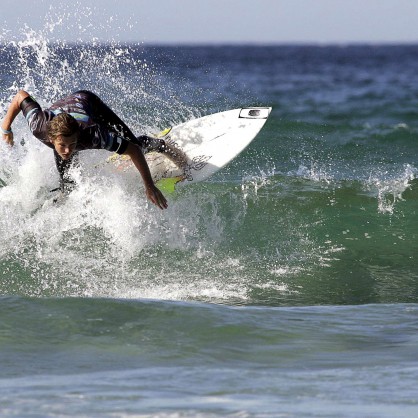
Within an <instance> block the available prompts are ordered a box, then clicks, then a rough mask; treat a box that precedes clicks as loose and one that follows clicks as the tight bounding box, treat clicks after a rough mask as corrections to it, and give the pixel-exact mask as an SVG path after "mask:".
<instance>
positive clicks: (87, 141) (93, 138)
mask: <svg viewBox="0 0 418 418" xmlns="http://www.w3.org/2000/svg"><path fill="white" fill-rule="evenodd" d="M20 107H21V109H22V112H23V115H24V116H25V118H26V120H27V122H28V125H29V129H30V130H31V132H32V134H33V135H34V136H35V137H36V138H38V139H39V140H40V141H41V142H43V143H44V144H45V145H47V146H48V147H50V148H53V149H54V146H53V144H52V143H51V142H50V141H49V139H48V137H47V125H48V122H50V121H51V120H52V119H53V118H54V117H55V116H56V115H58V114H60V113H63V112H65V113H68V114H70V115H71V116H73V117H74V118H75V119H76V120H77V122H78V124H79V126H80V136H79V138H78V141H77V146H76V149H75V152H74V154H73V155H72V156H71V158H70V159H68V160H63V159H61V157H60V156H59V155H58V153H57V152H56V151H55V149H54V155H55V162H56V166H57V169H58V172H59V174H60V179H61V183H60V187H61V189H64V188H65V187H66V184H67V183H71V181H70V180H69V179H68V175H67V171H68V169H69V167H70V166H71V165H72V164H74V163H75V162H76V161H77V153H78V151H82V150H86V149H106V150H108V151H113V152H116V153H118V154H123V153H124V152H125V151H126V149H127V147H128V142H129V141H130V142H133V143H134V144H136V145H138V146H139V147H141V149H142V151H143V152H144V153H146V152H148V151H151V150H155V151H159V152H164V149H165V143H164V141H163V140H160V139H156V138H151V137H148V136H146V135H143V136H140V137H135V135H134V134H133V133H132V131H131V130H130V129H129V128H128V127H127V126H126V124H125V123H124V122H123V121H122V120H121V119H120V118H119V117H118V116H117V115H116V114H115V113H114V112H113V111H112V110H111V109H110V108H109V107H108V106H107V105H106V104H105V103H104V102H103V101H102V100H101V99H100V98H99V97H98V96H97V95H96V94H94V93H92V92H90V91H86V90H80V91H77V92H75V93H73V94H71V95H70V96H68V97H65V98H64V99H62V100H59V101H57V102H56V103H54V104H53V105H52V106H51V107H49V108H48V109H44V110H43V109H42V108H41V106H40V105H39V103H37V102H36V101H35V100H34V99H33V98H32V97H27V98H26V99H25V100H23V101H22V104H21V106H20Z"/></svg>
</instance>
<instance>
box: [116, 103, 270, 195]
mask: <svg viewBox="0 0 418 418" xmlns="http://www.w3.org/2000/svg"><path fill="white" fill-rule="evenodd" d="M270 112H271V107H249V108H240V109H234V110H228V111H226V112H220V113H215V114H212V115H209V116H204V117H202V118H198V119H193V120H190V121H188V122H185V123H182V124H180V125H178V126H174V127H172V128H169V129H166V130H165V131H162V132H161V133H160V134H158V135H154V136H157V137H158V138H162V139H164V140H165V141H166V142H168V143H172V144H174V145H176V146H177V147H178V148H180V149H181V150H182V151H183V152H184V153H185V154H186V156H187V160H188V161H187V167H186V169H185V170H181V169H179V168H178V167H177V166H176V165H175V164H174V163H173V162H171V161H170V160H169V159H168V158H166V157H165V156H164V154H161V153H156V152H150V153H148V154H146V155H145V158H146V160H147V162H148V165H149V167H150V171H151V175H152V177H153V180H154V181H155V182H156V184H157V186H158V187H161V188H165V187H167V185H168V188H173V187H174V185H175V184H177V185H180V184H182V185H183V184H190V183H194V182H199V181H202V180H205V179H207V178H208V177H210V176H211V175H213V174H214V173H216V172H217V171H218V170H220V169H221V168H222V167H224V166H225V165H226V164H228V163H229V162H230V161H231V160H233V159H234V158H235V157H236V156H237V155H238V154H239V153H240V152H242V151H243V150H244V149H245V148H246V147H247V146H248V145H249V144H250V143H251V141H252V140H253V139H254V138H255V137H256V136H257V134H258V133H259V132H260V130H261V128H262V127H263V126H264V124H265V123H266V121H267V118H268V116H269V114H270ZM110 160H111V161H112V162H113V164H115V167H116V168H117V169H118V170H122V171H126V170H132V168H133V164H132V162H131V161H130V160H127V159H126V158H124V156H117V157H116V156H112V157H110Z"/></svg>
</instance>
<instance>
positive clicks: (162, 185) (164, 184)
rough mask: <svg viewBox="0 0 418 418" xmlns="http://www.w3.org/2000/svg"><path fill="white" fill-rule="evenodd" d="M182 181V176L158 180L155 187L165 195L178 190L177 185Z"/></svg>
mask: <svg viewBox="0 0 418 418" xmlns="http://www.w3.org/2000/svg"><path fill="white" fill-rule="evenodd" d="M181 180H182V177H181V176H178V177H170V178H167V179H161V180H158V181H157V182H156V183H155V185H156V186H157V187H158V188H159V189H160V190H161V191H162V192H163V193H173V192H174V190H176V184H177V183H178V182H179V181H181Z"/></svg>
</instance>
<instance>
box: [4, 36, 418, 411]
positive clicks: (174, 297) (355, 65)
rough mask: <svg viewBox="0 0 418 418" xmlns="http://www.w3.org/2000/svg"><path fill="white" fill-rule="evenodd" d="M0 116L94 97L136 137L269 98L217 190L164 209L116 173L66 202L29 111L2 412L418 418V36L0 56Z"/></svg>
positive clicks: (89, 181)
mask: <svg viewBox="0 0 418 418" xmlns="http://www.w3.org/2000/svg"><path fill="white" fill-rule="evenodd" d="M0 57H1V59H0V68H1V71H0V86H1V89H0V111H1V113H2V114H3V115H4V113H5V111H6V109H7V106H8V104H9V102H10V99H11V98H12V97H13V96H14V94H15V93H16V92H17V91H18V90H19V89H22V88H23V89H25V90H27V91H28V92H29V93H30V94H32V95H33V96H34V97H35V98H36V99H37V100H38V101H39V102H40V103H41V104H42V105H43V106H48V105H49V104H51V103H52V102H54V101H55V100H57V99H59V98H61V97H63V96H65V95H66V94H68V93H70V92H72V91H75V90H78V89H89V90H92V91H94V92H96V93H97V94H98V95H99V96H100V97H102V99H103V100H104V101H105V102H106V103H108V104H109V105H110V106H111V107H112V108H113V109H114V110H115V111H116V113H118V114H119V115H120V116H121V117H122V118H123V119H124V120H125V121H126V122H127V123H128V125H129V126H130V127H131V128H132V130H133V131H134V132H135V133H138V134H142V133H155V132H158V131H160V130H162V129H164V128H166V127H169V126H172V125H175V124H178V123H181V122H184V121H187V120H190V119H192V118H196V117H200V116H204V115H207V114H210V113H215V112H218V111H224V110H229V109H233V108H237V107H246V106H272V107H273V110H272V113H271V115H270V118H269V120H268V121H267V123H266V125H265V126H264V128H263V130H262V131H261V132H260V134H259V135H258V137H257V138H256V139H255V140H254V141H253V142H252V143H251V144H250V146H249V147H248V148H247V149H246V150H245V151H244V152H243V153H242V154H240V155H239V156H238V157H237V158H236V159H235V160H234V161H232V162H231V163H230V164H229V165H228V166H227V167H225V168H224V169H222V170H221V171H219V172H218V173H216V174H215V175H214V176H213V177H211V178H210V179H208V180H207V181H205V182H202V183H198V184H193V185H189V186H187V187H184V188H180V189H179V190H178V191H177V192H176V193H174V194H172V195H168V196H167V198H168V204H169V208H168V209H167V210H165V211H160V210H159V209H157V208H156V207H154V206H153V205H151V204H149V203H148V202H147V201H146V199H145V197H144V193H143V188H142V183H141V181H140V180H139V177H138V179H137V181H136V180H135V181H132V180H130V181H127V179H125V178H124V176H123V175H121V174H120V173H117V174H116V173H112V172H110V171H109V172H108V171H106V169H98V168H97V164H98V163H99V162H100V161H103V160H104V159H105V158H106V157H107V155H108V153H107V152H106V151H85V152H84V153H83V154H82V156H81V165H80V167H79V168H77V169H76V170H74V172H73V176H74V179H75V181H76V183H77V187H76V188H75V190H74V191H73V192H72V193H70V195H69V196H68V197H67V199H66V200H64V201H62V202H60V203H59V204H53V203H52V202H51V198H50V190H51V189H53V188H55V187H57V185H58V175H57V173H56V170H55V167H54V163H53V155H52V152H51V150H50V149H49V148H47V147H45V146H43V145H42V144H40V143H39V142H38V141H37V140H36V139H34V138H33V137H32V136H31V135H30V133H29V130H28V128H27V126H26V125H25V122H24V119H23V117H22V116H21V115H19V116H18V117H17V119H16V121H15V123H14V125H13V129H14V133H15V142H16V145H15V147H14V148H12V149H9V148H8V146H6V144H4V143H2V144H0V179H1V182H0V183H1V184H0V213H1V216H0V234H1V235H0V236H1V241H0V370H1V374H0V416H2V417H75V416H77V417H164V418H168V417H170V418H174V417H175V418H177V417H237V418H238V417H239V418H244V417H259V418H267V417H347V418H348V417H350V418H351V417H352V418H354V417H356V418H357V417H376V418H381V417H391V418H393V417H402V418H404V417H416V416H417V415H418V390H417V388H416V383H417V381H418V262H417V253H416V251H417V250H418V241H417V233H418V232H417V231H418V214H417V207H418V182H417V174H418V163H417V155H418V72H417V67H418V46H416V45H387V46H385V45H346V46H317V45H316V46H315V45H297V46H285V45H281V46H280V45H278V46H274V45H270V46H262V45H246V46H245V45H243V46H228V45H224V46H152V45H143V44H120V43H118V42H109V43H98V42H95V41H92V42H90V43H75V44H67V43H63V42H50V41H49V40H48V37H46V36H45V35H44V34H42V33H36V32H31V31H28V33H27V36H26V38H24V40H21V41H16V42H13V43H4V44H2V46H1V50H0Z"/></svg>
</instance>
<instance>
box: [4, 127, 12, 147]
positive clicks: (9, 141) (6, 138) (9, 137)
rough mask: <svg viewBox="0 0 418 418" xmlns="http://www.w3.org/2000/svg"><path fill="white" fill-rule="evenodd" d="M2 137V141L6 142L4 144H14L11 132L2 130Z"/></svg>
mask: <svg viewBox="0 0 418 418" xmlns="http://www.w3.org/2000/svg"><path fill="white" fill-rule="evenodd" d="M2 138H3V141H5V142H6V144H9V145H10V146H11V147H12V146H13V144H14V142H13V132H10V133H5V132H4V131H3V130H2Z"/></svg>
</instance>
